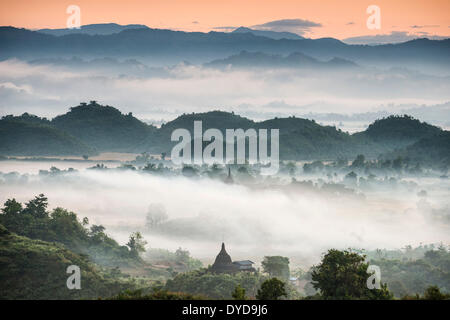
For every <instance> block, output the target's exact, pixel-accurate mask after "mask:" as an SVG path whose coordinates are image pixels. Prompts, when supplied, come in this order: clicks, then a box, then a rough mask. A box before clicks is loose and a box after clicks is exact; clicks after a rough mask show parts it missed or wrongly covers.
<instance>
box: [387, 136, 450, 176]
mask: <svg viewBox="0 0 450 320" xmlns="http://www.w3.org/2000/svg"><path fill="white" fill-rule="evenodd" d="M397 157H402V158H404V159H406V158H407V159H409V160H410V161H412V162H419V163H422V164H428V165H434V166H436V167H438V168H440V169H444V170H448V169H449V168H450V131H442V132H439V133H437V134H434V135H427V136H426V137H424V138H422V139H420V140H419V141H417V142H415V143H413V144H411V145H409V146H407V147H405V148H402V149H400V150H396V151H393V152H389V153H386V154H384V155H383V158H387V159H395V158H397Z"/></svg>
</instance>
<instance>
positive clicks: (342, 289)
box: [311, 249, 392, 300]
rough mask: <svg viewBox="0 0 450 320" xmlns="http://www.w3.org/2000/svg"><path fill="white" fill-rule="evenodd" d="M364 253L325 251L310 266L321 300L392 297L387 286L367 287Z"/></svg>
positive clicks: (367, 265) (314, 284) (384, 298)
mask: <svg viewBox="0 0 450 320" xmlns="http://www.w3.org/2000/svg"><path fill="white" fill-rule="evenodd" d="M364 260H365V256H364V255H360V254H358V253H356V252H351V251H339V250H335V249H331V250H329V251H328V252H327V253H326V254H325V255H324V257H323V259H322V262H321V263H320V264H319V265H317V266H315V267H313V271H312V275H311V276H312V285H313V286H314V288H315V289H316V290H319V297H320V298H323V299H364V300H365V299H369V300H373V299H377V300H378V299H383V300H386V299H392V294H391V293H390V292H389V290H388V289H387V285H386V284H383V283H381V284H380V286H381V288H380V289H369V288H368V286H367V279H368V273H367V268H368V267H369V264H368V263H365V262H364Z"/></svg>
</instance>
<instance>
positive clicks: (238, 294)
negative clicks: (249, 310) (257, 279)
mask: <svg viewBox="0 0 450 320" xmlns="http://www.w3.org/2000/svg"><path fill="white" fill-rule="evenodd" d="M231 296H232V297H233V299H234V300H246V297H245V289H244V288H242V287H241V285H240V284H238V285H237V286H236V287H235V288H234V291H233V292H232V293H231Z"/></svg>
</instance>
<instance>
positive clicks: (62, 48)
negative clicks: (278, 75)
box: [0, 27, 450, 65]
mask: <svg viewBox="0 0 450 320" xmlns="http://www.w3.org/2000/svg"><path fill="white" fill-rule="evenodd" d="M0 46H1V48H2V50H1V52H0V58H1V59H8V58H20V59H35V58H43V57H55V56H59V57H63V56H66V57H72V56H74V55H75V56H79V57H90V58H92V57H141V58H142V59H143V60H149V59H153V62H154V61H155V59H156V60H159V61H166V62H170V63H176V62H180V61H183V60H189V61H191V62H196V63H197V62H205V61H209V60H212V59H220V58H223V57H224V56H229V55H233V54H237V53H239V52H241V51H243V50H246V51H257V52H263V53H268V54H282V55H287V54H291V53H292V52H302V53H304V54H306V55H311V56H313V57H315V58H318V59H322V60H329V59H332V58H334V57H340V58H343V59H347V60H352V61H356V62H360V61H363V62H368V61H371V62H375V61H376V62H381V63H385V64H389V63H392V62H396V63H425V64H435V65H442V64H444V65H448V64H450V54H449V53H450V39H446V40H428V39H417V40H412V41H408V42H404V43H399V44H389V45H379V46H366V45H348V44H345V43H343V42H341V41H339V40H336V39H333V38H321V39H295V40H292V39H278V40H277V39H273V38H270V37H268V36H261V35H255V34H253V33H251V32H245V33H241V32H233V33H223V32H208V33H202V32H182V31H172V30H162V29H151V28H139V29H126V30H123V31H121V32H118V33H113V34H103V35H89V34H82V33H77V34H66V35H61V36H54V35H50V34H46V33H41V32H37V31H30V30H26V29H17V28H13V27H0Z"/></svg>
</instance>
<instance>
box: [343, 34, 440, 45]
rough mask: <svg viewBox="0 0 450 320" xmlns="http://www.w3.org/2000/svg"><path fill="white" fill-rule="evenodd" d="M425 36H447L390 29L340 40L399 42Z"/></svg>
mask: <svg viewBox="0 0 450 320" xmlns="http://www.w3.org/2000/svg"><path fill="white" fill-rule="evenodd" d="M424 36H427V38H429V39H432V40H442V39H446V38H447V37H442V36H428V34H427V33H423V32H418V33H409V32H407V31H392V32H391V33H390V34H377V35H366V36H358V37H351V38H346V39H343V40H342V41H343V42H345V43H347V44H387V43H399V42H406V41H410V40H414V39H417V38H423V37H424Z"/></svg>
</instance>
